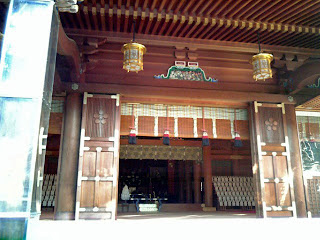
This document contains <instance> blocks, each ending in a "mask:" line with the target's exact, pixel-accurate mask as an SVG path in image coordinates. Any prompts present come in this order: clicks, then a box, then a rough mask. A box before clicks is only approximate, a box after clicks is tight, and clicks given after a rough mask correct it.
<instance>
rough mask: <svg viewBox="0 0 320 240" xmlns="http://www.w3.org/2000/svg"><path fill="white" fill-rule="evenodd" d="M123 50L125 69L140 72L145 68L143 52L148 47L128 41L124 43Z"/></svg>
mask: <svg viewBox="0 0 320 240" xmlns="http://www.w3.org/2000/svg"><path fill="white" fill-rule="evenodd" d="M121 51H122V52H123V54H124V58H123V69H125V70H127V71H128V72H139V71H141V70H143V54H145V53H146V51H147V49H146V47H145V46H143V45H142V44H140V43H135V42H131V43H127V44H124V45H123V47H122V49H121Z"/></svg>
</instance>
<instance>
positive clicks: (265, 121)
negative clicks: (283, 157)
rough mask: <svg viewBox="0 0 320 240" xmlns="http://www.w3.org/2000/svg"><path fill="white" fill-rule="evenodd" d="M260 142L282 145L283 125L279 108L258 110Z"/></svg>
mask: <svg viewBox="0 0 320 240" xmlns="http://www.w3.org/2000/svg"><path fill="white" fill-rule="evenodd" d="M259 116H260V130H261V141H262V142H265V143H283V142H284V133H283V123H282V110H281V108H259Z"/></svg>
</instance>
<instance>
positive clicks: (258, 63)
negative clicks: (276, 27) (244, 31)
mask: <svg viewBox="0 0 320 240" xmlns="http://www.w3.org/2000/svg"><path fill="white" fill-rule="evenodd" d="M258 45H259V53H258V54H256V55H254V56H253V57H252V61H251V63H252V66H253V79H254V80H256V81H262V80H263V81H265V80H266V79H268V78H272V69H271V65H270V64H271V61H272V60H273V56H272V54H269V53H261V48H260V39H259V32H258Z"/></svg>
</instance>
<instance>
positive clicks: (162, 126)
mask: <svg viewBox="0 0 320 240" xmlns="http://www.w3.org/2000/svg"><path fill="white" fill-rule="evenodd" d="M166 128H167V118H166V117H158V135H159V136H163V133H164V131H165V130H166ZM169 131H170V137H173V136H174V118H173V117H169Z"/></svg>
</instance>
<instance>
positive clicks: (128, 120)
mask: <svg viewBox="0 0 320 240" xmlns="http://www.w3.org/2000/svg"><path fill="white" fill-rule="evenodd" d="M130 127H132V116H128V115H121V120H120V135H125V136H129V133H130Z"/></svg>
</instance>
